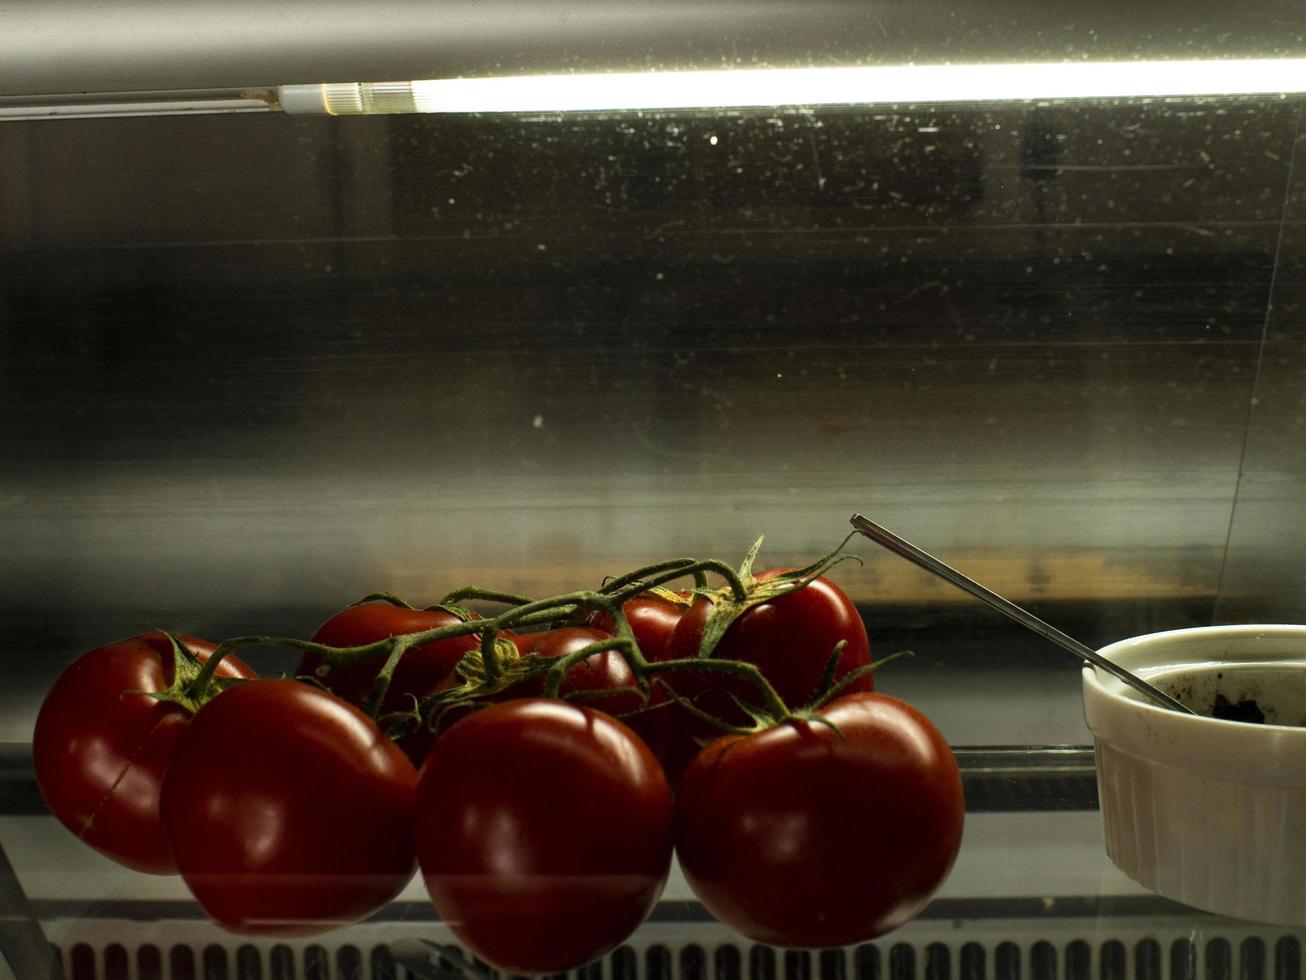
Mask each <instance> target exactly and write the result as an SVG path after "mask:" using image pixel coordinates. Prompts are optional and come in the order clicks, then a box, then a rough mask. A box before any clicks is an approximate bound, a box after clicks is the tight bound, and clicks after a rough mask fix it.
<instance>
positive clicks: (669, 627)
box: [588, 592, 691, 660]
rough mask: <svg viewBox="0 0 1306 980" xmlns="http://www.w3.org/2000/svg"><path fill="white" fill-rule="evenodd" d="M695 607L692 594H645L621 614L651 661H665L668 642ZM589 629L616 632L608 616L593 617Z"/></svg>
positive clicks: (624, 606)
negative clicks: (685, 616)
mask: <svg viewBox="0 0 1306 980" xmlns="http://www.w3.org/2000/svg"><path fill="white" fill-rule="evenodd" d="M690 605H691V600H690V594H689V593H688V592H676V593H671V594H670V595H667V594H660V593H657V592H641V593H640V594H639V595H637V596H634V597H633V598H630V599H627V600H626V601H625V602H624V603H622V606H621V611H622V613H623V614H624V615H625V617H626V622H628V623H629V624H630V630H631V632H632V633H634V634H635V643H636V644H638V646H639V649H640V652H641V653H642V654H644V657H645V659H647V660H662V659H665V657H664V654H665V651H666V646H667V641H668V640H670V639H671V634H672V633H673V632H674V631H675V628H676V624H677V623H679V622H680V619H681V617H682V616H684V615H685V613H687V612H688V611H689V608H690ZM588 625H589V626H591V627H594V628H596V629H601V630H604V631H606V632H609V633H611V632H613V631H614V630H615V629H616V624H615V623H614V622H613V620H612V617H611V616H610V615H608V614H607V613H606V612H601V611H600V612H594V613H591V614H590V617H589V620H588Z"/></svg>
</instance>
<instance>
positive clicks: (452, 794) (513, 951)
mask: <svg viewBox="0 0 1306 980" xmlns="http://www.w3.org/2000/svg"><path fill="white" fill-rule="evenodd" d="M416 828H417V830H416V833H417V852H418V855H419V857H420V859H421V867H422V875H423V877H424V878H425V880H426V886H427V889H428V890H429V892H430V894H431V899H432V901H433V903H434V904H435V908H436V911H437V912H439V914H440V917H441V918H442V919H443V920H444V921H445V922H446V923H448V925H449V927H450V928H451V929H452V930H453V932H454V933H455V934H456V935H457V936H458V937H459V939H461V940H462V941H463V942H464V943H466V945H467V946H468V947H469V948H470V949H471V950H472V951H474V952H475V953H476V954H477V955H478V956H480V957H481V958H482V959H484V960H486V961H487V962H489V963H492V964H493V965H495V966H496V967H498V968H499V969H501V970H504V971H507V972H512V973H522V974H534V973H555V972H562V971H565V970H571V969H574V968H576V967H579V966H582V965H583V964H585V963H588V962H591V961H592V960H594V959H597V958H598V957H600V956H602V955H603V954H604V953H606V952H608V951H609V950H611V949H613V948H615V947H616V946H618V945H619V944H620V943H621V942H622V941H623V940H625V939H626V937H627V936H629V935H630V934H631V933H632V932H633V931H634V930H635V929H636V928H637V927H638V926H639V924H640V923H641V922H642V921H643V920H644V918H645V917H646V916H647V915H648V913H649V911H650V910H651V909H652V908H653V906H654V904H655V903H656V902H657V899H658V896H659V895H660V894H661V892H662V887H663V885H664V884H665V882H666V878H667V873H668V871H669V869H670V865H671V833H672V799H671V790H670V788H669V787H668V786H667V782H666V779H665V778H664V777H663V775H662V770H661V769H660V768H659V767H658V764H657V761H656V760H655V759H654V758H653V756H652V755H651V754H650V752H649V751H648V749H647V748H646V747H645V746H644V744H643V743H642V742H641V741H640V740H639V739H638V738H637V737H636V736H635V734H634V733H633V732H632V731H631V730H630V729H629V728H627V727H626V726H625V725H623V724H622V723H621V722H619V721H617V720H616V719H614V718H612V717H610V716H609V715H606V714H603V713H602V712H598V711H592V710H590V709H588V708H582V707H578V706H576V705H571V704H567V703H565V702H561V701H553V700H543V699H523V700H516V701H507V702H503V703H501V704H496V705H492V706H490V707H489V708H485V709H483V710H481V711H478V712H476V713H475V714H472V715H469V716H468V717H466V718H464V719H462V720H461V721H459V722H458V723H457V724H455V725H454V726H453V727H452V728H450V729H449V731H447V732H446V733H445V734H444V735H443V736H442V737H441V738H440V739H439V740H438V741H437V742H436V743H435V747H434V748H433V749H432V750H431V754H430V755H429V756H428V757H427V759H426V764H425V765H424V766H423V767H422V775H421V781H420V783H419V785H418V790H417V818H416Z"/></svg>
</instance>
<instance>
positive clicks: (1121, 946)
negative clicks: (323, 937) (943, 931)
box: [56, 924, 1302, 980]
mask: <svg viewBox="0 0 1306 980" xmlns="http://www.w3.org/2000/svg"><path fill="white" fill-rule="evenodd" d="M951 931H954V932H958V933H961V934H962V935H959V936H954V937H950V938H949V939H948V940H946V941H944V940H941V939H936V940H933V941H926V942H908V941H886V942H877V943H870V944H866V945H862V946H857V947H850V948H845V949H829V950H819V951H805V950H782V949H774V948H772V947H768V946H759V945H752V944H748V943H741V942H733V941H724V942H718V943H702V942H687V943H683V944H674V943H666V942H653V943H650V944H648V945H645V946H635V945H631V946H622V947H621V948H619V949H618V950H616V951H615V952H613V953H612V954H611V955H609V956H608V957H606V958H605V959H604V960H602V961H600V962H598V963H595V964H592V965H591V966H588V967H586V968H584V969H582V970H577V971H575V972H574V974H570V975H568V974H562V975H559V976H558V977H555V978H551V980H564V978H566V977H574V980H1302V973H1301V939H1300V937H1299V936H1297V935H1294V934H1282V933H1275V932H1265V933H1260V934H1245V933H1244V934H1233V935H1206V934H1205V931H1204V930H1197V931H1195V932H1192V933H1190V934H1189V935H1175V936H1167V935H1165V934H1164V933H1161V932H1156V933H1153V934H1151V935H1141V936H1122V937H1120V938H1107V939H1094V940H1092V941H1090V940H1088V939H1071V940H1069V941H1063V940H1061V939H1058V938H1045V939H1035V940H1033V941H1030V940H1028V939H1026V938H1007V939H1002V938H998V939H996V940H994V939H983V938H966V937H965V933H967V932H968V931H970V930H968V928H967V926H966V925H965V924H959V925H956V926H954V927H953V929H952V930H951ZM429 949H430V957H429V966H422V965H414V961H413V953H412V950H413V947H412V945H411V942H406V943H404V944H402V945H401V944H396V945H395V946H394V947H393V948H392V946H390V945H387V944H384V943H378V944H376V945H370V946H368V945H356V944H352V943H346V944H343V945H325V944H318V943H305V944H298V945H297V944H263V945H256V944H252V943H243V944H242V943H232V944H228V945H221V944H217V943H208V944H192V943H176V944H173V945H159V944H155V943H144V944H141V945H137V946H129V945H124V944H123V943H120V942H111V943H108V944H106V945H103V946H97V945H93V944H91V943H89V942H75V943H72V944H71V945H68V946H57V947H56V952H57V955H58V957H59V959H60V960H61V962H62V965H63V972H64V976H65V977H67V978H68V980H456V978H458V977H460V976H463V975H464V974H463V973H462V972H461V971H460V970H459V969H458V968H457V967H456V966H455V964H454V963H452V962H450V961H449V960H447V959H443V958H441V957H440V956H439V955H438V953H437V952H436V951H435V947H429ZM477 967H478V973H480V972H481V971H483V973H481V975H483V976H485V977H488V978H490V980H507V978H502V977H501V975H500V974H498V973H497V972H496V971H493V970H489V969H486V968H484V967H482V966H480V965H479V964H478V965H477Z"/></svg>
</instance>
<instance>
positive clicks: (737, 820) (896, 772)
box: [676, 693, 965, 947]
mask: <svg viewBox="0 0 1306 980" xmlns="http://www.w3.org/2000/svg"><path fill="white" fill-rule="evenodd" d="M821 715H822V716H824V717H825V718H826V719H827V720H829V721H830V722H832V723H833V724H834V725H837V726H838V731H835V730H834V729H832V728H830V727H829V726H828V725H823V724H820V723H816V722H806V721H796V720H791V721H787V722H784V723H782V724H780V725H778V726H776V727H774V728H769V729H766V730H764V731H761V732H758V733H755V734H752V735H747V736H737V735H730V736H726V737H724V738H721V739H719V740H718V741H715V742H713V743H712V744H711V745H709V746H708V747H707V748H706V749H704V750H703V751H702V752H701V753H700V754H699V755H698V757H697V758H695V759H694V761H693V763H691V764H690V766H689V768H688V769H686V771H685V773H684V777H683V779H682V780H681V783H680V787H679V790H678V795H677V800H676V853H677V855H678V856H679V858H680V866H681V868H682V869H683V870H684V872H685V877H686V879H687V880H688V881H689V885H690V887H691V888H692V889H693V891H694V894H695V895H697V896H698V898H699V900H700V901H702V903H703V905H704V906H705V907H706V908H707V909H708V911H710V912H711V913H712V914H713V915H714V916H716V917H717V918H718V919H720V920H721V921H722V922H724V923H726V924H727V925H729V926H730V927H732V928H734V929H736V930H738V931H739V932H741V933H743V934H744V935H745V936H748V937H749V938H750V939H753V940H756V941H757V942H761V943H768V944H772V945H776V946H802V947H827V946H843V945H847V944H851V943H860V942H865V941H866V940H868V939H872V938H874V937H875V936H879V935H882V934H884V933H886V932H888V931H890V930H891V929H895V928H897V927H898V926H900V925H902V924H903V923H904V922H906V921H908V920H909V919H911V918H912V917H913V916H915V915H916V914H917V913H918V912H919V911H920V910H921V909H922V908H923V907H924V906H925V904H926V902H927V901H929V899H930V896H931V895H933V893H934V892H935V890H936V889H937V888H938V886H939V885H940V884H941V883H942V882H943V880H944V878H945V877H947V874H948V872H949V870H950V869H951V868H952V864H953V860H954V859H955V858H956V856H957V850H958V848H959V847H960V845H961V834H962V824H963V821H964V817H965V800H964V798H963V796H962V786H961V776H960V774H959V772H958V770H957V763H956V760H955V759H954V757H953V755H952V751H951V750H950V749H949V747H948V743H947V742H946V741H945V740H944V738H943V736H942V735H941V734H939V732H938V730H937V729H935V727H934V726H933V725H932V724H931V723H930V722H929V720H928V719H926V718H925V716H924V715H922V714H921V713H920V712H918V711H917V710H916V709H915V708H913V707H911V706H910V705H908V704H906V703H905V702H903V701H899V700H897V699H895V698H891V697H888V696H886V695H882V694H865V693H863V694H853V695H849V696H847V697H841V698H837V699H836V700H834V701H832V702H831V703H830V704H829V705H827V706H826V707H825V709H823V710H822V711H821Z"/></svg>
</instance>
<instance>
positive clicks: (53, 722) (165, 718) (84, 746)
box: [32, 633, 255, 874]
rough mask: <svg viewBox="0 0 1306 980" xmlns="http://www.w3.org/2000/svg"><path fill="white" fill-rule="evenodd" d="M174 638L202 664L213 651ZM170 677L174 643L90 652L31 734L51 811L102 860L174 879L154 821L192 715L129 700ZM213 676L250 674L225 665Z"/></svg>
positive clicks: (152, 640) (152, 636)
mask: <svg viewBox="0 0 1306 980" xmlns="http://www.w3.org/2000/svg"><path fill="white" fill-rule="evenodd" d="M179 639H180V640H181V642H182V643H183V644H184V645H185V647H186V648H187V649H188V650H190V651H191V653H193V654H194V655H195V657H196V658H197V659H198V660H199V661H201V662H202V661H205V660H207V659H208V658H209V655H210V654H211V653H212V652H213V649H214V646H213V644H212V643H208V642H207V641H205V640H198V639H195V638H194V637H189V636H183V637H180V638H179ZM174 673H175V664H174V654H173V647H172V642H171V641H170V640H169V639H168V638H167V637H166V636H164V635H163V634H162V633H149V634H144V635H141V636H134V637H131V638H129V639H124V640H119V641H117V642H115V643H109V644H106V645H105V646H102V647H98V648H96V649H94V650H91V651H90V652H89V653H85V654H83V655H82V656H80V657H79V658H78V659H77V660H75V661H74V662H73V663H72V664H71V665H70V666H69V667H68V668H67V669H66V670H65V671H64V672H63V673H62V674H61V675H60V676H59V678H58V680H56V681H55V683H54V686H53V687H51V688H50V691H49V693H47V694H46V696H45V700H44V701H43V702H42V704H41V710H40V712H39V713H38V714H37V718H36V727H35V730H34V732H33V734H32V761H33V765H34V768H35V772H36V781H37V785H38V786H40V789H41V795H42V796H43V797H44V799H45V802H46V805H47V806H48V807H49V808H50V812H51V813H53V814H54V815H55V817H57V818H58V819H59V821H60V823H62V824H63V825H64V826H65V827H67V828H68V829H69V830H71V831H72V832H73V833H74V834H76V835H77V836H78V838H80V839H81V840H83V841H85V842H86V843H87V844H89V845H90V846H91V847H93V848H95V849H96V850H98V851H100V852H101V853H102V854H105V855H107V856H108V857H110V858H112V859H113V860H115V861H117V862H118V863H120V864H124V865H126V866H127V867H129V868H132V869H134V870H136V871H144V872H148V873H150V874H175V873H176V870H177V867H176V864H175V862H174V861H173V857H172V851H171V849H170V848H169V847H168V843H167V840H166V839H165V838H164V834H163V827H162V825H161V824H160V821H159V787H160V784H161V783H162V781H163V775H164V771H165V770H166V769H167V766H168V760H169V759H170V757H171V755H172V751H173V746H174V744H175V743H176V741H177V738H178V736H179V735H180V734H181V732H182V730H183V729H184V728H185V727H186V725H187V724H188V722H189V721H190V719H191V714H190V711H189V710H187V709H186V708H184V707H182V706H181V705H179V704H175V703H172V702H169V701H160V700H157V699H156V698H152V697H150V696H149V695H147V694H141V693H130V692H141V691H163V690H166V689H167V688H168V687H169V686H170V685H171V684H172V682H173V680H174ZM216 676H217V677H218V678H219V679H234V678H252V677H254V676H255V674H254V672H253V671H252V670H251V669H250V668H249V667H248V666H247V665H246V664H244V663H242V662H241V661H240V660H238V659H237V658H235V657H225V658H224V659H223V661H222V662H221V663H220V664H219V665H218V668H217V673H216Z"/></svg>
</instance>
